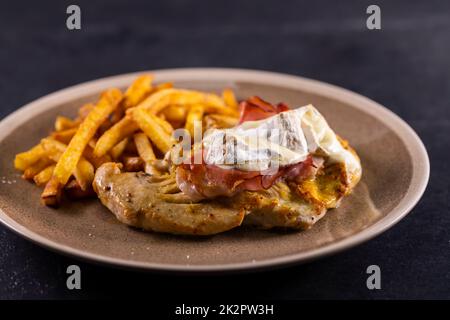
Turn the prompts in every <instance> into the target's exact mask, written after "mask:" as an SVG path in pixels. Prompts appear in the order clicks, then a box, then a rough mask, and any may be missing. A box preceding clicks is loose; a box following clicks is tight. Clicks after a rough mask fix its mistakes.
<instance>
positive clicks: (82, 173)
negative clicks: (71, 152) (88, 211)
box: [41, 138, 94, 188]
mask: <svg viewBox="0 0 450 320" xmlns="http://www.w3.org/2000/svg"><path fill="white" fill-rule="evenodd" d="M41 144H42V146H43V148H44V149H45V150H46V151H47V152H48V156H49V158H50V159H52V160H53V161H55V162H57V163H58V162H59V161H60V160H61V157H62V155H63V154H64V152H65V150H67V146H66V145H65V144H63V143H61V142H59V141H56V140H53V139H50V138H44V139H42V140H41ZM55 170H56V168H55ZM53 173H54V171H53ZM72 174H73V175H74V176H75V179H77V181H78V183H79V184H80V186H82V187H83V188H87V187H88V186H89V185H90V184H91V183H92V181H93V179H94V167H93V165H92V164H91V163H90V162H89V161H87V160H86V159H85V158H84V157H83V156H81V157H80V160H79V161H78V163H77V165H76V167H75V169H74V171H73V172H72V173H71V175H72ZM63 186H64V185H63Z"/></svg>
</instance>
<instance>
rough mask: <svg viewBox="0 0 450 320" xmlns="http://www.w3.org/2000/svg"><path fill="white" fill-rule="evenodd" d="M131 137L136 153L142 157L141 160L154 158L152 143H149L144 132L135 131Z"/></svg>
mask: <svg viewBox="0 0 450 320" xmlns="http://www.w3.org/2000/svg"><path fill="white" fill-rule="evenodd" d="M133 139H134V144H135V145H136V149H137V151H138V154H139V156H140V157H141V158H142V160H144V161H145V162H147V163H148V162H150V161H152V160H155V159H156V157H155V153H154V152H153V148H152V145H151V144H150V140H148V137H147V136H146V135H145V133H143V132H140V133H135V134H134V136H133Z"/></svg>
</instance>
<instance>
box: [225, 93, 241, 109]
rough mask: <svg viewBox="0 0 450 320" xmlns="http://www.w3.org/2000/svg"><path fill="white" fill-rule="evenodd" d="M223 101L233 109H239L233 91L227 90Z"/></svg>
mask: <svg viewBox="0 0 450 320" xmlns="http://www.w3.org/2000/svg"><path fill="white" fill-rule="evenodd" d="M222 99H223V101H224V102H225V104H226V105H227V106H229V107H230V108H233V109H237V107H238V102H237V100H236V97H235V96H234V92H233V90H231V89H225V90H223V91H222Z"/></svg>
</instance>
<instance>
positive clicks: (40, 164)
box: [22, 158, 53, 180]
mask: <svg viewBox="0 0 450 320" xmlns="http://www.w3.org/2000/svg"><path fill="white" fill-rule="evenodd" d="M52 163H53V161H52V160H50V159H49V158H41V159H39V160H38V161H37V162H36V163H33V164H32V165H31V166H29V167H28V168H26V169H25V171H24V172H23V175H22V178H24V179H27V180H31V179H33V178H34V177H35V176H36V175H37V174H38V173H39V172H41V171H42V170H44V169H45V168H46V167H48V166H49V165H51V164H52Z"/></svg>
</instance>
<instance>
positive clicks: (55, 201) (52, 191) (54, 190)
mask: <svg viewBox="0 0 450 320" xmlns="http://www.w3.org/2000/svg"><path fill="white" fill-rule="evenodd" d="M62 188H63V185H62V184H61V183H60V182H59V181H58V179H57V178H56V177H55V176H52V177H51V179H50V180H49V181H48V182H47V184H46V185H45V188H44V191H43V192H42V194H41V202H42V204H44V205H46V206H50V207H56V206H58V205H59V203H60V202H61V195H62Z"/></svg>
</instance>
